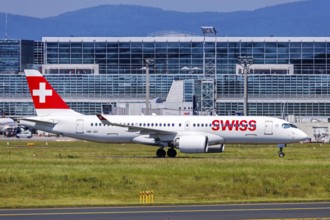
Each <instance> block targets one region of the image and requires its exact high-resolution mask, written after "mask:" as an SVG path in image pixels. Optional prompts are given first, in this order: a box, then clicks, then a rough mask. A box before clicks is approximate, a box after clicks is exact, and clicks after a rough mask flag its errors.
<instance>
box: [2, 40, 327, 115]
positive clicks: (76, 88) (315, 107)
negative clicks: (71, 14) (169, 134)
mask: <svg viewBox="0 0 330 220" xmlns="http://www.w3.org/2000/svg"><path fill="white" fill-rule="evenodd" d="M214 41H215V39H214V38H212V37H207V38H206V39H205V47H204V38H203V37H145V38H142V37H138V38H134V37H132V38H126V37H118V38H99V37H95V38H88V37H81V38H80V37H69V38H65V37H63V38H62V37H59V38H57V37H45V38H43V39H42V41H41V42H36V43H35V47H34V57H35V61H34V64H39V65H40V64H45V65H48V66H49V65H50V66H51V65H52V64H55V65H67V64H69V65H70V64H72V65H81V64H93V65H98V68H99V73H98V74H92V72H91V74H88V73H87V74H77V73H73V72H71V73H64V74H63V73H62V74H54V73H57V72H58V71H57V72H56V71H53V72H52V71H49V73H53V74H47V79H48V80H49V81H50V82H51V83H52V84H53V85H54V87H55V88H56V89H57V90H58V92H59V93H60V94H61V95H62V96H63V97H64V98H65V99H66V100H67V101H68V102H69V103H71V105H70V106H71V107H72V108H73V109H75V110H77V111H79V112H82V113H86V114H95V113H99V112H100V111H101V110H102V106H103V104H104V103H108V102H114V100H118V99H120V100H125V99H127V100H133V99H134V100H140V101H141V102H143V100H144V97H145V70H144V69H143V68H142V67H144V66H145V59H153V60H154V66H153V67H152V68H150V96H151V98H155V97H160V98H162V99H166V96H167V94H168V92H169V89H170V87H171V84H172V82H173V80H187V81H186V82H185V89H184V97H185V98H184V99H185V100H186V101H191V100H192V99H193V96H192V93H193V91H195V93H196V88H197V90H198V85H194V83H193V79H194V80H199V79H203V77H204V75H203V53H204V52H205V57H206V58H207V59H208V60H210V59H211V60H212V59H213V58H214V60H213V61H214V64H216V67H215V69H216V74H215V75H214V76H213V77H215V78H216V81H217V88H216V91H217V105H216V107H217V109H216V110H217V113H218V114H219V115H228V114H233V113H234V112H242V111H243V77H242V76H241V74H240V73H239V71H238V70H237V65H238V62H237V58H238V57H239V56H251V57H252V58H253V63H254V65H257V66H258V65H259V69H258V68H256V69H254V70H253V71H251V75H250V76H249V79H248V81H249V83H248V84H249V88H248V92H249V101H250V105H249V112H250V114H253V115H270V116H281V115H282V112H283V106H284V105H285V106H286V108H285V109H286V110H285V111H286V112H285V114H287V115H291V114H293V115H296V116H330V108H328V107H329V103H330V101H329V96H330V38H295V37H292V38H277V37H266V38H231V37H218V39H217V42H214ZM1 45H3V44H1V43H0V46H1ZM19 47H21V48H23V46H22V45H21V46H20V44H19V43H17V42H16V44H14V45H11V46H9V44H8V45H7V46H6V48H4V49H1V50H0V51H2V52H1V53H2V54H4V53H5V54H11V55H10V56H12V57H11V59H9V60H10V62H8V63H6V62H5V61H3V60H0V62H1V63H0V68H1V69H0V74H1V75H0V85H4V86H3V87H0V98H1V97H3V98H4V99H5V98H6V97H8V95H9V94H10V96H13V97H15V98H17V99H22V100H25V101H26V102H27V103H29V102H30V100H29V99H28V98H29V94H28V93H27V87H26V82H25V79H24V76H21V75H5V73H7V72H6V71H7V70H8V69H9V70H10V69H11V68H12V67H13V66H15V68H16V69H15V71H17V69H18V70H19V71H20V68H22V67H21V66H20V67H17V64H18V63H19V62H21V61H20V60H19V59H20V56H18V54H17V53H18V52H17V51H19ZM2 48H3V46H2ZM24 57H25V56H24ZM28 62H31V61H28ZM31 63H33V60H32V62H31ZM2 66H3V67H5V68H6V69H4V68H3V67H2ZM268 66H269V69H267V67H268ZM286 66H292V69H290V70H287V69H283V67H286ZM9 85H10V86H9ZM195 95H196V96H200V94H195ZM81 100H83V101H81ZM95 100H99V101H95ZM6 103H7V104H6ZM8 103H9V102H3V103H2V104H3V106H0V109H1V108H3V109H11V107H10V106H12V105H17V106H16V108H17V109H20V108H19V107H18V106H19V105H20V104H19V103H20V102H15V101H13V102H12V103H11V104H12V105H11V104H10V103H9V104H8ZM4 105H5V106H4ZM22 105H23V104H22ZM24 108H25V107H24ZM24 108H23V107H22V108H21V109H24ZM25 109H30V108H28V107H26V108H25ZM17 111H18V110H17ZM29 111H30V110H29ZM10 112H13V114H15V115H16V113H15V110H13V111H10ZM10 114H12V113H10ZM20 114H24V113H22V112H20V113H19V112H17V115H20Z"/></svg>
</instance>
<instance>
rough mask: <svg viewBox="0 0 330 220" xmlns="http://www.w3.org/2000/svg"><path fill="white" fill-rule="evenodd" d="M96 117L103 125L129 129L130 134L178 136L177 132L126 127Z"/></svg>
mask: <svg viewBox="0 0 330 220" xmlns="http://www.w3.org/2000/svg"><path fill="white" fill-rule="evenodd" d="M96 116H97V117H98V119H100V121H101V122H102V123H103V124H106V125H111V126H117V127H123V128H128V132H138V133H139V134H149V135H166V134H171V135H173V134H174V135H175V134H177V132H175V131H167V130H161V129H155V128H145V127H139V126H134V125H124V124H118V123H113V122H110V121H109V120H108V119H106V118H105V117H104V116H103V115H101V114H97V115H96Z"/></svg>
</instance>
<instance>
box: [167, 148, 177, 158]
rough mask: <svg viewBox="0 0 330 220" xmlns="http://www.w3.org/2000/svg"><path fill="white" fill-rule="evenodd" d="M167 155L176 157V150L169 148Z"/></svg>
mask: <svg viewBox="0 0 330 220" xmlns="http://www.w3.org/2000/svg"><path fill="white" fill-rule="evenodd" d="M167 156H168V157H172V158H174V157H176V150H175V149H173V148H169V149H168V151H167Z"/></svg>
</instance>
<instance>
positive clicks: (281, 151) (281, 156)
mask: <svg viewBox="0 0 330 220" xmlns="http://www.w3.org/2000/svg"><path fill="white" fill-rule="evenodd" d="M278 147H279V148H280V151H279V152H278V156H279V157H280V158H283V157H284V156H285V153H284V152H283V148H285V147H286V144H278Z"/></svg>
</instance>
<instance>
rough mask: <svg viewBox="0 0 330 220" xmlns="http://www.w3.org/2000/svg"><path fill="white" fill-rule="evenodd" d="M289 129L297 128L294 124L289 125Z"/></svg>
mask: <svg viewBox="0 0 330 220" xmlns="http://www.w3.org/2000/svg"><path fill="white" fill-rule="evenodd" d="M289 125H290V127H291V128H298V127H297V126H296V125H294V124H289Z"/></svg>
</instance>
